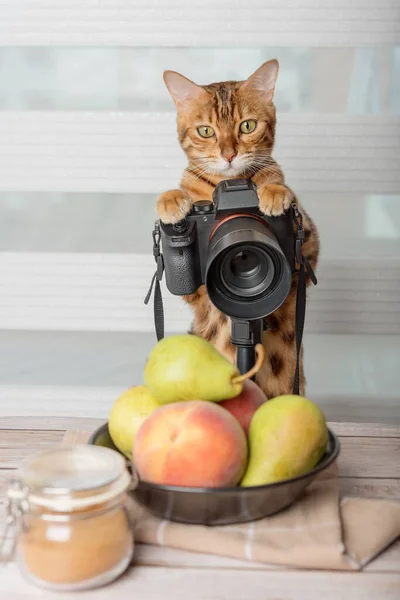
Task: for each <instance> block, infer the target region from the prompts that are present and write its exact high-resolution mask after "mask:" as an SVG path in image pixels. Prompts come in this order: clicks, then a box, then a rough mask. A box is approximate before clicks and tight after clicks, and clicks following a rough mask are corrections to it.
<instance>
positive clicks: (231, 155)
mask: <svg viewBox="0 0 400 600" xmlns="http://www.w3.org/2000/svg"><path fill="white" fill-rule="evenodd" d="M222 156H223V157H224V159H225V160H226V161H227V162H228V163H231V162H232V161H233V159H234V158H235V156H236V152H232V150H231V151H230V152H223V153H222Z"/></svg>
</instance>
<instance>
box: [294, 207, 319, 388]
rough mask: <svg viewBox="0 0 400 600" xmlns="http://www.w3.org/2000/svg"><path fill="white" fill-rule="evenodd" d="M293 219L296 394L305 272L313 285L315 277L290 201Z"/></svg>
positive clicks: (299, 220) (299, 218)
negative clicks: (306, 255)
mask: <svg viewBox="0 0 400 600" xmlns="http://www.w3.org/2000/svg"><path fill="white" fill-rule="evenodd" d="M292 207H293V219H294V222H295V224H296V226H297V231H296V238H295V244H296V245H295V253H296V257H295V258H296V262H297V263H298V265H299V270H298V271H297V272H298V279H297V295H296V325H295V329H296V370H295V375H294V382H293V394H295V395H296V396H298V395H299V393H300V352H301V344H302V340H303V331H304V321H305V316H306V296H307V281H306V272H307V275H308V276H309V278H310V280H311V281H312V283H313V284H314V285H317V283H318V282H317V278H316V276H315V273H314V271H313V269H312V267H311V265H310V262H309V261H308V259H307V258H306V257H305V256H304V255H303V243H304V239H305V233H304V229H303V216H302V214H301V213H300V211H299V209H298V206H297V204H296V203H295V202H293V203H292Z"/></svg>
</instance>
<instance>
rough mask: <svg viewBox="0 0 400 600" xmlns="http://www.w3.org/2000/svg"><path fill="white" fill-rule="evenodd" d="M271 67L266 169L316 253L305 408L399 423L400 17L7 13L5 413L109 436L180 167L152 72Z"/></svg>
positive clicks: (363, 12)
mask: <svg viewBox="0 0 400 600" xmlns="http://www.w3.org/2000/svg"><path fill="white" fill-rule="evenodd" d="M271 57H277V58H278V59H279V61H280V74H279V78H278V84H277V89H276V96H275V99H276V105H277V114H278V126H277V140H276V151H275V156H276V158H277V160H278V161H279V162H280V164H281V165H282V167H283V169H284V171H285V174H286V178H287V181H288V183H289V185H291V186H292V187H293V189H294V190H295V191H296V192H297V194H298V195H299V197H300V199H301V201H302V203H303V204H304V206H305V207H306V208H307V209H308V210H309V211H310V213H311V214H312V215H313V217H314V218H315V220H316V223H317V226H318V228H319V231H320V234H321V259H320V265H319V268H318V273H317V274H318V278H319V284H318V286H317V287H316V288H314V289H312V290H310V294H309V305H308V311H307V320H306V333H305V360H306V374H307V379H308V385H309V388H308V389H309V394H310V396H313V397H315V398H316V399H317V400H320V401H321V402H327V406H328V407H329V410H331V411H333V412H332V413H331V414H332V415H333V416H335V414H336V413H335V407H337V406H339V407H340V406H342V405H343V403H345V402H346V401H347V400H346V398H354V399H357V398H360V397H362V398H367V400H365V403H364V406H361V404H360V403H359V404H358V405H357V406H358V407H359V408H357V410H359V412H360V415H359V416H360V418H366V419H373V418H375V415H376V411H377V410H378V409H376V408H375V406H376V405H375V404H374V402H375V401H376V398H377V396H379V394H381V395H382V397H383V398H386V403H387V404H389V405H390V406H400V402H399V403H398V404H397V402H398V401H397V398H398V392H397V389H398V381H397V383H396V381H395V376H394V373H395V371H396V369H395V367H394V364H396V362H397V363H399V361H400V253H399V251H400V169H399V166H400V84H399V82H400V6H399V3H398V1H397V0H349V1H348V2H344V0H343V1H342V0H339V1H337V0H288V1H287V2H284V3H283V2H280V1H279V0H270V1H268V2H267V1H265V0H249V1H248V2H246V3H245V5H244V4H243V2H242V1H241V0H240V1H239V0H217V1H215V0H213V1H211V0H202V1H201V2H200V0H194V1H193V2H190V3H189V2H186V1H184V0H170V1H168V0H165V1H163V0H135V1H133V0H102V1H101V2H99V1H98V0H79V1H78V0H59V1H58V2H54V1H53V0H25V1H24V0H0V338H1V339H0V351H1V354H2V356H4V357H5V358H4V360H3V361H2V364H1V365H0V413H7V412H9V413H10V414H54V412H55V410H56V411H57V414H78V413H79V414H80V415H89V416H90V415H93V414H101V415H104V416H106V415H107V414H108V410H109V406H110V403H111V402H112V400H113V399H114V398H115V394H116V393H117V392H119V391H120V390H123V389H125V388H126V387H128V386H129V385H132V384H133V383H140V382H141V370H142V367H143V364H144V361H145V359H146V353H147V352H148V350H149V349H150V348H151V346H152V345H153V344H154V343H155V336H154V328H153V313H152V307H151V306H147V307H146V306H145V305H144V303H143V298H144V296H145V293H146V291H147V286H148V285H149V283H150V279H151V275H152V272H153V262H152V256H151V250H152V240H151V229H152V224H153V221H154V219H155V216H156V215H155V201H156V198H157V194H159V193H160V192H161V191H163V190H165V189H168V188H171V187H176V186H177V184H178V182H179V177H180V173H181V171H182V169H183V167H184V164H185V160H184V156H183V153H182V151H181V149H180V148H179V145H178V142H177V138H176V127H175V114H174V111H173V103H172V101H171V99H170V97H169V95H168V93H167V91H166V89H165V86H164V84H163V82H162V72H163V70H164V69H168V68H169V69H175V70H177V71H180V72H182V73H183V74H185V75H186V76H188V77H190V78H192V79H194V80H195V81H197V82H198V83H206V82H211V81H216V80H218V79H233V78H240V79H243V78H245V77H247V76H248V75H249V74H250V73H251V72H252V71H254V70H255V69H256V68H257V67H258V66H259V65H260V64H261V63H262V62H263V61H265V60H268V59H269V58H271ZM164 297H165V312H166V329H167V333H173V332H176V331H185V330H186V329H187V328H188V327H189V325H190V320H191V313H190V311H189V309H188V308H187V307H186V306H185V305H183V303H182V301H181V300H180V299H179V298H174V297H171V295H170V294H169V293H168V292H167V290H166V289H165V286H164ZM83 348H84V349H85V351H82V349H83ZM78 356H79V360H78V359H77V357H78ZM329 356H334V357H335V361H336V362H335V365H336V367H335V372H332V361H331V360H330V359H329ZM351 366H353V368H351ZM383 381H384V382H385V383H382V382H383ZM368 398H369V400H368ZM332 399H334V402H333V400H332ZM355 402H356V401H355ZM356 404H357V403H356ZM356 404H355V406H356ZM96 406H97V408H96ZM55 407H56V408H55ZM355 410H356V409H355ZM77 411H78V413H77ZM95 411H96V412H95ZM354 414H355V413H354ZM357 414H358V413H357ZM349 415H350V413H349ZM350 416H351V415H350ZM350 416H349V418H350Z"/></svg>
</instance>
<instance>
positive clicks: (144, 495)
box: [89, 423, 340, 525]
mask: <svg viewBox="0 0 400 600" xmlns="http://www.w3.org/2000/svg"><path fill="white" fill-rule="evenodd" d="M89 444H92V445H95V446H106V447H108V448H112V449H113V450H116V451H117V452H118V449H117V448H116V447H115V445H114V443H113V441H112V439H111V437H110V434H109V431H108V424H107V423H105V424H104V425H103V426H102V427H100V428H99V429H98V430H97V431H95V432H94V433H93V434H92V436H91V437H90V439H89ZM339 451H340V444H339V440H338V438H337V437H336V436H335V434H334V433H332V431H330V430H329V440H328V444H327V448H326V451H325V454H324V456H323V457H322V459H321V460H320V462H319V463H318V465H317V466H316V467H315V468H314V469H313V470H312V471H310V472H309V473H306V474H305V475H301V476H300V477H294V478H293V479H288V480H286V481H281V482H278V483H270V484H268V485H260V486H257V487H232V488H188V487H178V486H172V485H156V484H153V483H148V482H146V481H143V480H139V482H138V485H137V487H136V488H135V489H134V490H133V491H132V492H131V494H132V496H133V498H134V499H135V500H136V501H137V502H139V503H140V504H142V505H143V506H145V507H146V508H147V509H148V510H149V511H150V512H152V513H153V514H155V515H156V516H157V517H160V518H161V519H168V520H170V521H178V522H180V523H191V524H195V525H228V524H233V523H245V522H247V521H254V520H256V519H262V518H263V517H268V516H270V515H272V514H274V513H277V512H280V511H281V510H283V509H284V508H287V507H288V506H289V505H290V504H292V503H293V502H294V501H295V500H297V499H298V498H299V496H300V495H301V494H302V492H303V491H304V490H305V489H306V487H307V486H308V485H309V484H310V483H311V482H312V481H313V480H314V479H315V477H316V476H317V475H318V474H319V473H321V472H322V471H325V469H327V468H328V467H329V466H330V465H331V464H332V463H333V462H334V461H335V460H336V458H337V457H338V455H339Z"/></svg>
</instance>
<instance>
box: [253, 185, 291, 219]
mask: <svg viewBox="0 0 400 600" xmlns="http://www.w3.org/2000/svg"><path fill="white" fill-rule="evenodd" d="M258 199H259V207H260V211H261V212H262V213H263V214H264V215H267V217H279V215H282V214H283V213H284V212H285V210H287V209H288V208H289V206H290V204H291V202H292V200H293V193H292V192H291V190H290V189H289V188H288V187H286V186H285V185H281V184H277V183H264V184H262V185H260V186H259V188H258Z"/></svg>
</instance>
